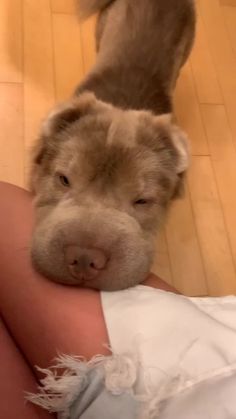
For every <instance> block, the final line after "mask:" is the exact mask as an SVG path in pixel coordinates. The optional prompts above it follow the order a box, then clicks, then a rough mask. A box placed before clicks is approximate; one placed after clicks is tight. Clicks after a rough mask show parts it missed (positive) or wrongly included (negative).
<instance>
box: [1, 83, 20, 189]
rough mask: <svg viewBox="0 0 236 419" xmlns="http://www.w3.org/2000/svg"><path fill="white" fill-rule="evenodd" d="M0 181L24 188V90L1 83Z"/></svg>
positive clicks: (16, 85)
mask: <svg viewBox="0 0 236 419" xmlns="http://www.w3.org/2000/svg"><path fill="white" fill-rule="evenodd" d="M0 125H1V130H0V180H2V181H5V182H10V183H13V184H15V185H18V186H24V144H23V89H22V86H21V85H20V84H6V83H0Z"/></svg>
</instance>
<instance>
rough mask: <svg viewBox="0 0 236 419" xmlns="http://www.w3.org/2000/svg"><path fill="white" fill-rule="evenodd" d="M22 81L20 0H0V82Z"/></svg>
mask: <svg viewBox="0 0 236 419" xmlns="http://www.w3.org/2000/svg"><path fill="white" fill-rule="evenodd" d="M21 81H22V1H21V0H1V1H0V82H13V83H14V82H15V83H19V82H21Z"/></svg>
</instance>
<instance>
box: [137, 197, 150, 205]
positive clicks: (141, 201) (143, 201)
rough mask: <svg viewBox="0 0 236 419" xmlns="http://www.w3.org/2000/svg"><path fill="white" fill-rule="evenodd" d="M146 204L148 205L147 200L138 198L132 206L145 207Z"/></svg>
mask: <svg viewBox="0 0 236 419" xmlns="http://www.w3.org/2000/svg"><path fill="white" fill-rule="evenodd" d="M147 203H148V200H147V199H144V198H140V199H137V201H134V205H145V204H147Z"/></svg>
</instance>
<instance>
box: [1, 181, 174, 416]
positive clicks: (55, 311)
mask: <svg viewBox="0 0 236 419" xmlns="http://www.w3.org/2000/svg"><path fill="white" fill-rule="evenodd" d="M0 196H1V205H0V232H1V234H0V255H1V256H0V274H1V277H0V307H1V315H2V322H1V324H0V340H1V345H0V359H1V384H0V394H1V396H0V397H1V404H0V405H1V407H0V417H5V418H7V419H13V418H15V417H16V414H17V417H19V418H21V417H22V418H23V417H24V419H36V418H40V419H41V418H42V419H46V418H49V417H52V415H49V414H47V413H46V412H42V411H41V410H38V409H36V408H34V407H32V406H31V405H30V404H26V405H25V403H24V398H23V392H24V391H35V389H36V384H37V378H36V377H37V376H38V372H37V371H36V370H35V368H34V366H35V365H39V366H41V367H48V366H49V365H51V362H52V360H53V359H54V358H55V357H56V356H57V354H58V353H66V354H73V355H82V356H84V357H86V358H87V359H90V358H91V357H92V356H93V355H95V354H102V355H109V350H108V349H107V346H106V344H108V343H109V339H108V334H107V330H106V325H105V321H104V318H103V312H102V305H101V299H100V293H99V292H97V291H93V290H87V289H79V288H75V287H69V286H63V285H60V284H56V283H52V282H50V281H48V280H47V279H45V278H43V277H41V276H40V275H39V274H37V273H36V272H35V271H34V270H33V268H32V267H31V263H30V258H29V243H30V237H31V231H32V225H33V206H32V197H31V196H30V194H29V193H28V192H26V191H24V190H22V189H20V188H17V187H15V186H12V185H9V184H4V183H0ZM145 285H149V286H152V287H155V288H160V289H163V290H166V291H172V292H176V290H174V289H173V288H171V287H170V286H168V285H167V284H166V283H164V282H163V281H162V280H160V279H159V278H157V277H156V276H155V275H153V274H150V276H149V277H148V278H147V280H146V281H145Z"/></svg>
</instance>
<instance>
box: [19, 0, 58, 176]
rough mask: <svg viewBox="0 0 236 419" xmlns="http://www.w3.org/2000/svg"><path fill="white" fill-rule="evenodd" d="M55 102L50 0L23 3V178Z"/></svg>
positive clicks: (25, 1) (32, 0) (27, 0)
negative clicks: (39, 131)
mask: <svg viewBox="0 0 236 419" xmlns="http://www.w3.org/2000/svg"><path fill="white" fill-rule="evenodd" d="M54 102H55V94H54V65H53V44H52V25H51V11H50V1H49V0H37V2H36V1H34V0H24V128H25V133H24V135H25V162H26V163H25V165H26V177H27V171H28V165H29V159H30V157H29V150H30V148H31V146H32V144H33V142H34V139H35V138H36V136H37V135H38V130H39V125H40V121H41V119H42V118H43V117H44V116H45V115H46V113H47V111H48V110H49V109H50V108H52V106H53V105H54Z"/></svg>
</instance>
